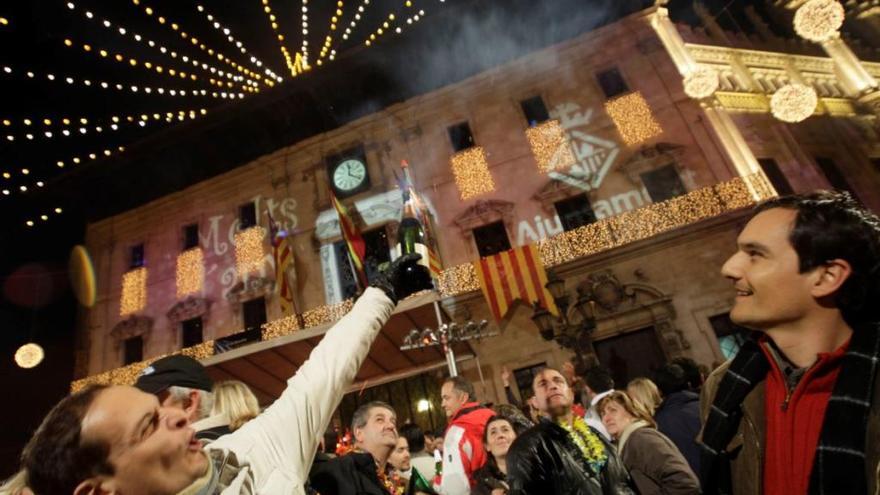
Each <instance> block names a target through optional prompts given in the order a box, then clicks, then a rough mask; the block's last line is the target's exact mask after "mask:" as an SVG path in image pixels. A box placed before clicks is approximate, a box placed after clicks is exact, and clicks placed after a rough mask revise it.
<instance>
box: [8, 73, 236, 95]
mask: <svg viewBox="0 0 880 495" xmlns="http://www.w3.org/2000/svg"><path fill="white" fill-rule="evenodd" d="M2 73H3V74H7V75H13V74H18V73H21V74H24V75H25V76H26V77H27V79H40V80H46V81H50V82H57V83H63V82H66V83H67V84H81V85H83V86H85V87H89V88H101V89H103V90H111V91H112V90H113V89H115V90H116V91H130V92H132V93H138V92H143V93H145V94H153V93H155V94H159V95H163V96H165V95H168V96H210V97H212V98H244V93H236V92H231V91H222V92H220V91H214V90H213V88H212V89H210V90H208V89H184V88H164V87H153V86H137V85H133V84H128V83H126V84H122V83H118V82H117V83H109V82H107V81H97V82H94V81H92V80H91V79H82V80H79V79H76V78H74V77H73V76H56V75H55V74H53V73H51V72H46V73H45V74H42V75H40V74H38V73H36V72H34V71H30V70H22V71H18V70H15V69H13V68H12V67H10V66H8V65H7V66H3V69H2ZM37 76H40V77H37Z"/></svg>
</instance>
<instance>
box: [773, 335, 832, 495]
mask: <svg viewBox="0 0 880 495" xmlns="http://www.w3.org/2000/svg"><path fill="white" fill-rule="evenodd" d="M768 345H770V344H769V343H764V344H762V345H761V350H762V351H764V354H765V355H766V356H767V360H768V361H770V371H769V372H768V373H767V383H766V397H765V399H764V414H765V416H766V418H767V431H766V438H765V443H764V493H765V494H767V495H774V494H782V493H784V494H792V495H796V494H806V493H807V490H808V489H809V485H810V471H811V470H812V468H813V458H814V457H815V455H816V445H817V444H818V442H819V436H820V434H821V433H822V421H823V420H824V418H825V408H826V407H827V406H828V399H829V398H830V397H831V392H832V391H833V389H834V383H835V382H836V381H837V375H838V373H840V364H841V363H840V362H841V359H842V358H843V355H844V354H845V353H846V349H847V347H848V346H849V341H847V342H846V343H845V344H843V345H842V346H841V347H840V348H839V349H837V350H835V351H834V352H830V353H823V354H819V356H818V358H819V359H818V361H816V363H815V364H813V366H811V367H810V368H809V369H808V370H807V371H806V373H804V376H803V377H801V379H800V381H799V382H798V384H797V386H796V387H795V388H794V391H793V392H792V393H791V395H790V396H789V393H788V388H787V386H786V382H785V376H784V374H783V372H782V370H780V369H779V365H778V364H777V362H776V360H775V359H774V358H773V356H772V354H771V352H770V351H769V350H768V349H767V346H768Z"/></svg>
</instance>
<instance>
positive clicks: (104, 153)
mask: <svg viewBox="0 0 880 495" xmlns="http://www.w3.org/2000/svg"><path fill="white" fill-rule="evenodd" d="M123 151H125V147H124V146H118V147H116V150H115V151H114V150H112V149H110V148H105V149H103V150H101V151H99V152H92V153H86V154H83V155H82V156H83V158H80V155H76V156H73V157H71V158H69V159H67V160H58V161H56V162H55V165H56V166H57V167H58V168H64V167H65V166H67V165H68V164H71V163H72V164H74V165H79V164H80V163H83V162H84V161H85V160H86V159H89V160H97V159H98V157H109V156H112V155H113V154H114V153H122V152H123ZM20 172H21V175H22V176H24V177H30V176H31V169H30V168H27V167H24V168H22V169H21V171H20ZM2 177H3V179H6V180H7V181H8V180H12V178H13V174H12V172H9V171H8V170H7V171H4V172H3V173H2ZM31 184H32V187H33V186H36V187H43V186H44V185H45V182H44V180H43V179H39V180H35V182H32V183H31ZM16 189H17V190H18V191H19V192H20V193H21V194H24V193H27V192H28V186H27V184H21V185H18V187H17V188H16V187H14V186H12V185H7V184H5V183H4V185H3V188H2V189H0V193H2V195H3V196H9V195H11V194H12V192H13V191H14V190H16ZM57 213H61V212H60V211H59V212H57ZM28 226H29V227H30V226H32V224H30V225H28Z"/></svg>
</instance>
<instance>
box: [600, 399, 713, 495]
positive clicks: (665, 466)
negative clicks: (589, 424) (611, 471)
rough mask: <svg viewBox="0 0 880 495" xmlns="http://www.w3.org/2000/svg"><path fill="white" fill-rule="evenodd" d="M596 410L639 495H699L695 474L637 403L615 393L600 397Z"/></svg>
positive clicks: (698, 484)
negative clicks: (614, 442)
mask: <svg viewBox="0 0 880 495" xmlns="http://www.w3.org/2000/svg"><path fill="white" fill-rule="evenodd" d="M597 408H598V409H599V414H601V415H602V422H603V423H605V428H606V429H607V430H608V433H610V434H611V436H612V437H614V440H615V441H616V442H617V454H618V455H619V456H620V459H621V461H623V465H624V466H626V469H627V470H629V475H630V476H631V477H632V480H633V483H635V485H636V488H638V491H639V493H640V494H641V495H660V494H666V495H697V494H699V493H700V482H699V481H698V480H697V475H696V474H694V472H693V470H691V468H690V466H689V465H688V463H687V461H686V460H685V459H684V457H683V456H682V455H681V452H679V451H678V449H677V448H676V447H675V444H674V443H672V441H671V440H669V438H667V437H666V435H664V434H662V433H660V432H659V431H657V429H656V425H655V424H654V420H653V419H652V418H651V415H650V414H648V411H647V410H646V409H645V408H644V407H643V406H642V405H641V404H640V403H639V402H636V401H634V400H632V399H631V398H630V397H629V396H628V395H627V394H626V393H625V392H622V391H619V390H617V391H614V392H612V393H610V394H608V395H606V396H605V397H603V398H602V400H600V401H599V404H597Z"/></svg>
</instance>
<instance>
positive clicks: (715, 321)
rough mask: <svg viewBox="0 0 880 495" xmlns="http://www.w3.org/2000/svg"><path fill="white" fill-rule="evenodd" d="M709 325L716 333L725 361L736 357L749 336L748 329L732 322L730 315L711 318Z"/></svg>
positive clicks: (724, 314) (725, 314)
mask: <svg viewBox="0 0 880 495" xmlns="http://www.w3.org/2000/svg"><path fill="white" fill-rule="evenodd" d="M709 324H710V325H712V330H714V331H715V337H716V338H717V339H718V345H719V346H720V347H721V354H722V355H723V356H724V359H730V358H732V357H733V356H735V355H736V353H737V352H739V348H740V346H742V345H743V344H744V343H745V341H746V338H747V337H748V335H749V330H748V329H746V328H743V327H741V326H739V325H737V324H736V323H734V322H733V321H731V319H730V313H722V314H720V315H715V316H710V317H709Z"/></svg>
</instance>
